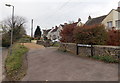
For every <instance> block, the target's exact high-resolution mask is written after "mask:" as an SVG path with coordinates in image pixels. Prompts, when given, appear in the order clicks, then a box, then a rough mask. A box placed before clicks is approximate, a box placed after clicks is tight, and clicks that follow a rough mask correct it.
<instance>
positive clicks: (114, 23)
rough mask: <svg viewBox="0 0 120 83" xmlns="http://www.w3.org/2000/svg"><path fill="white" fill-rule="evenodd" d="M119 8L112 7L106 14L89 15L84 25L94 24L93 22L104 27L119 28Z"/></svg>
mask: <svg viewBox="0 0 120 83" xmlns="http://www.w3.org/2000/svg"><path fill="white" fill-rule="evenodd" d="M118 16H120V8H119V7H118V9H116V10H115V9H112V10H111V11H110V12H109V13H108V14H107V15H104V16H100V17H96V18H91V16H89V17H88V20H87V22H86V23H85V25H88V26H89V25H95V24H104V25H105V27H106V29H112V28H113V27H115V29H119V28H120V17H118Z"/></svg>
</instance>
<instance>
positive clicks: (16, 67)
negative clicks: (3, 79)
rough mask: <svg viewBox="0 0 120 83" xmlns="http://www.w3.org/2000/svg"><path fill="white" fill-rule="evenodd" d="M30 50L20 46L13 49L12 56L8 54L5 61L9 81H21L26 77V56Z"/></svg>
mask: <svg viewBox="0 0 120 83" xmlns="http://www.w3.org/2000/svg"><path fill="white" fill-rule="evenodd" d="M27 52H28V49H27V48H26V47H25V46H23V45H20V44H15V45H13V47H12V55H10V53H8V56H7V58H6V61H5V69H6V74H7V78H8V80H13V81H16V80H20V79H21V78H22V77H23V76H24V75H25V67H26V66H25V64H24V63H25V54H26V53H27Z"/></svg>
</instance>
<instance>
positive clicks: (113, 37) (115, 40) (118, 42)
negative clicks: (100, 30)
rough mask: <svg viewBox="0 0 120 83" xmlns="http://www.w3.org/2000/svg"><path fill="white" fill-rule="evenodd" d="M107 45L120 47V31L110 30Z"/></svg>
mask: <svg viewBox="0 0 120 83" xmlns="http://www.w3.org/2000/svg"><path fill="white" fill-rule="evenodd" d="M107 45H114V46H120V30H114V29H113V30H108V40H107Z"/></svg>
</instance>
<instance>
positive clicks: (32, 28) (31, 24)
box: [31, 19, 33, 37]
mask: <svg viewBox="0 0 120 83" xmlns="http://www.w3.org/2000/svg"><path fill="white" fill-rule="evenodd" d="M31 37H33V19H32V20H31Z"/></svg>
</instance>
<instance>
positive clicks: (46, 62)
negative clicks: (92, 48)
mask: <svg viewBox="0 0 120 83" xmlns="http://www.w3.org/2000/svg"><path fill="white" fill-rule="evenodd" d="M26 46H28V47H29V48H30V51H29V52H28V57H27V58H28V71H27V75H26V76H25V77H24V78H23V79H22V80H23V81H45V80H48V81H117V80H118V65H117V64H109V63H104V62H100V61H96V60H92V59H88V58H81V57H77V56H74V55H73V54H70V53H67V52H66V53H65V52H61V51H58V50H57V48H43V47H42V46H40V45H36V44H31V46H30V45H29V44H26Z"/></svg>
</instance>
